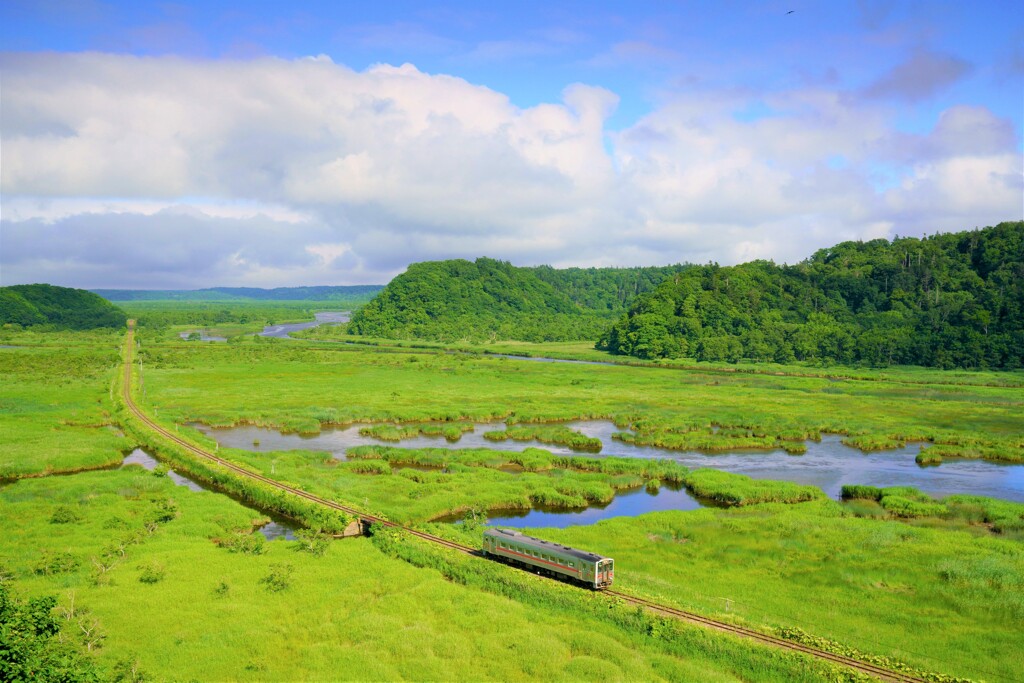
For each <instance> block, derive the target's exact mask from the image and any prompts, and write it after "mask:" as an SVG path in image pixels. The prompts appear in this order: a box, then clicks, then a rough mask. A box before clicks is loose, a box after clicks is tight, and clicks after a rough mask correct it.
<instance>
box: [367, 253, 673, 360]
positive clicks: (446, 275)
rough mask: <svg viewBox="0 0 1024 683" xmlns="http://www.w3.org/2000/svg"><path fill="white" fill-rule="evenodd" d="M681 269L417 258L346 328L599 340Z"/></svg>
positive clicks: (442, 336) (379, 333) (406, 334)
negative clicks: (643, 296)
mask: <svg viewBox="0 0 1024 683" xmlns="http://www.w3.org/2000/svg"><path fill="white" fill-rule="evenodd" d="M683 268H684V266H665V267H654V268H568V269H564V270H560V269H555V268H551V267H550V266H540V267H536V268H520V267H516V266H513V265H511V264H510V263H507V262H505V261H497V260H494V259H490V258H478V259H476V261H466V260H462V259H456V260H450V261H431V262H425V263H414V264H412V265H411V266H409V269H408V270H407V271H406V272H405V273H403V274H401V275H399V276H398V277H396V278H395V279H394V280H392V281H391V282H390V283H389V284H388V285H387V287H385V288H384V290H383V291H382V292H381V293H380V294H378V295H377V297H376V298H375V299H374V300H373V301H371V302H370V303H369V304H368V305H366V306H365V307H363V308H362V309H361V310H359V311H358V312H357V313H356V314H355V315H354V316H353V317H352V322H351V323H350V324H349V331H350V332H352V333H354V334H362V335H366V336H373V337H392V338H405V339H410V338H416V339H433V340H439V341H451V340H462V339H470V340H475V341H481V340H494V339H520V340H523V341H534V342H541V341H566V340H578V339H596V338H597V336H598V335H599V334H601V332H602V331H603V330H604V329H606V328H607V327H608V326H609V325H610V324H611V322H613V321H614V319H615V317H617V316H618V315H621V314H622V313H624V312H625V311H626V309H627V307H628V306H629V303H630V302H631V301H632V300H633V299H634V298H635V297H636V295H637V294H640V293H642V292H646V291H648V290H651V289H653V288H654V287H655V286H657V285H658V283H660V282H661V281H663V280H664V279H665V278H666V277H669V276H671V275H672V274H674V273H677V272H679V271H681V270H682V269H683Z"/></svg>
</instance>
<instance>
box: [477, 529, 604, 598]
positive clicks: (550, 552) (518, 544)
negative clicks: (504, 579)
mask: <svg viewBox="0 0 1024 683" xmlns="http://www.w3.org/2000/svg"><path fill="white" fill-rule="evenodd" d="M483 554H484V556H485V557H488V556H494V557H497V558H500V559H502V560H504V561H507V562H512V563H515V564H520V565H524V566H526V567H530V568H532V569H538V570H541V571H543V572H545V573H548V574H553V575H555V576H559V577H562V578H566V579H569V580H571V581H574V582H577V583H582V584H584V585H586V586H588V587H590V588H593V589H595V590H601V589H604V588H608V587H609V586H611V585H612V581H613V579H614V578H615V562H614V561H613V560H612V558H610V557H603V556H601V555H597V554H595V553H590V552H587V551H586V550H577V549H576V548H570V547H568V546H564V545H559V544H558V543H552V542H551V541H543V540H541V539H539V538H534V537H532V536H527V535H525V534H523V533H521V532H519V531H515V530H512V529H488V530H487V531H485V532H484V540H483Z"/></svg>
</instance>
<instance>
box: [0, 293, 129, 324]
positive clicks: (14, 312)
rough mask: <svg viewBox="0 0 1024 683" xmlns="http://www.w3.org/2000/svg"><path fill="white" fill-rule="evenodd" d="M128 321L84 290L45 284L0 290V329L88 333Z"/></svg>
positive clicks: (121, 312) (111, 307)
mask: <svg viewBox="0 0 1024 683" xmlns="http://www.w3.org/2000/svg"><path fill="white" fill-rule="evenodd" d="M127 320H128V316H127V314H126V313H125V312H124V311H122V310H121V309H120V308H118V307H117V306H114V305H113V304H112V303H110V302H109V301H107V300H106V299H103V298H102V297H100V296H98V295H96V294H94V293H92V292H89V291H87V290H84V289H72V288H70V287H56V286H54V285H45V284H37V285H12V286H10V287H0V325H6V324H11V323H13V324H16V325H21V326H22V327H34V326H39V325H41V326H51V327H53V328H56V329H62V330H91V329H95V328H98V327H113V328H117V327H124V325H125V323H126V322H127Z"/></svg>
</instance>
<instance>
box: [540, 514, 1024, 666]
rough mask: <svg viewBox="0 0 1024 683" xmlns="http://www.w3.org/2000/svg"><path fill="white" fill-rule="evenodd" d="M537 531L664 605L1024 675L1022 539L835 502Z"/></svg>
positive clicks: (901, 655)
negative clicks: (858, 511)
mask: <svg viewBox="0 0 1024 683" xmlns="http://www.w3.org/2000/svg"><path fill="white" fill-rule="evenodd" d="M1018 507H1020V506H1018ZM1018 514H1019V511H1018ZM537 533H538V535H540V536H541V537H543V538H546V539H550V540H554V541H557V542H560V543H566V544H569V545H572V546H575V547H583V548H589V549H592V550H594V551H595V552H600V553H602V554H606V555H608V556H611V557H614V558H615V560H616V569H617V572H616V578H617V580H619V583H620V588H621V589H622V590H625V591H627V592H631V593H636V594H639V595H643V596H644V597H649V598H655V599H657V600H659V601H662V602H665V603H666V604H673V605H676V606H680V607H684V608H688V609H698V610H700V611H702V612H705V613H708V614H715V615H718V616H732V617H733V618H736V619H739V620H741V621H745V622H750V623H755V624H762V625H766V626H774V627H777V628H799V629H803V630H805V631H808V632H811V633H814V634H815V635H818V636H823V637H827V638H829V639H832V640H836V641H839V642H841V643H843V644H844V645H846V646H850V647H854V648H856V649H858V650H860V651H863V652H870V653H873V654H877V655H887V656H892V657H895V658H897V659H899V660H902V661H906V662H909V663H912V664H914V665H915V666H917V667H919V668H922V669H925V670H937V671H943V672H945V673H949V674H956V675H961V676H968V677H971V678H977V679H985V680H1014V679H1015V678H1016V677H1018V676H1019V674H1020V671H1021V667H1022V666H1024V652H1022V651H1021V649H1020V634H1021V632H1022V629H1024V545H1022V544H1021V542H1020V541H1019V540H1011V539H1002V538H999V537H996V536H991V535H988V534H986V535H980V536H979V535H976V534H973V533H970V532H968V531H960V530H949V529H943V528H934V529H933V528H923V527H919V526H909V525H907V524H904V523H901V522H898V521H885V520H877V519H866V518H855V517H851V516H850V515H849V514H848V511H846V510H844V508H843V507H842V506H840V505H839V504H837V503H835V502H832V501H821V502H810V503H801V504H798V505H778V504H771V505H757V506H752V507H744V508H737V509H731V510H713V509H704V510H696V511H691V512H659V513H650V514H647V515H643V516H641V517H638V518H618V519H613V520H607V521H605V522H601V523H599V524H596V525H593V526H581V527H570V528H567V529H545V530H541V531H539V532H537Z"/></svg>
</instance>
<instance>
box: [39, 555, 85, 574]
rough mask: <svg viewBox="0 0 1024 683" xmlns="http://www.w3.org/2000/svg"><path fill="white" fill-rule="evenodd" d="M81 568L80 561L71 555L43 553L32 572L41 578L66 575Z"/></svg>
mask: <svg viewBox="0 0 1024 683" xmlns="http://www.w3.org/2000/svg"><path fill="white" fill-rule="evenodd" d="M81 566H82V561H81V560H80V559H79V558H77V557H75V556H74V555H72V554H71V553H50V552H44V553H43V556H42V557H41V558H40V559H39V561H38V562H37V563H36V566H35V568H34V569H33V571H34V572H35V573H36V574H39V575H41V576H53V575H55V574H67V573H69V572H73V571H75V570H77V569H78V568H79V567H81Z"/></svg>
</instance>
